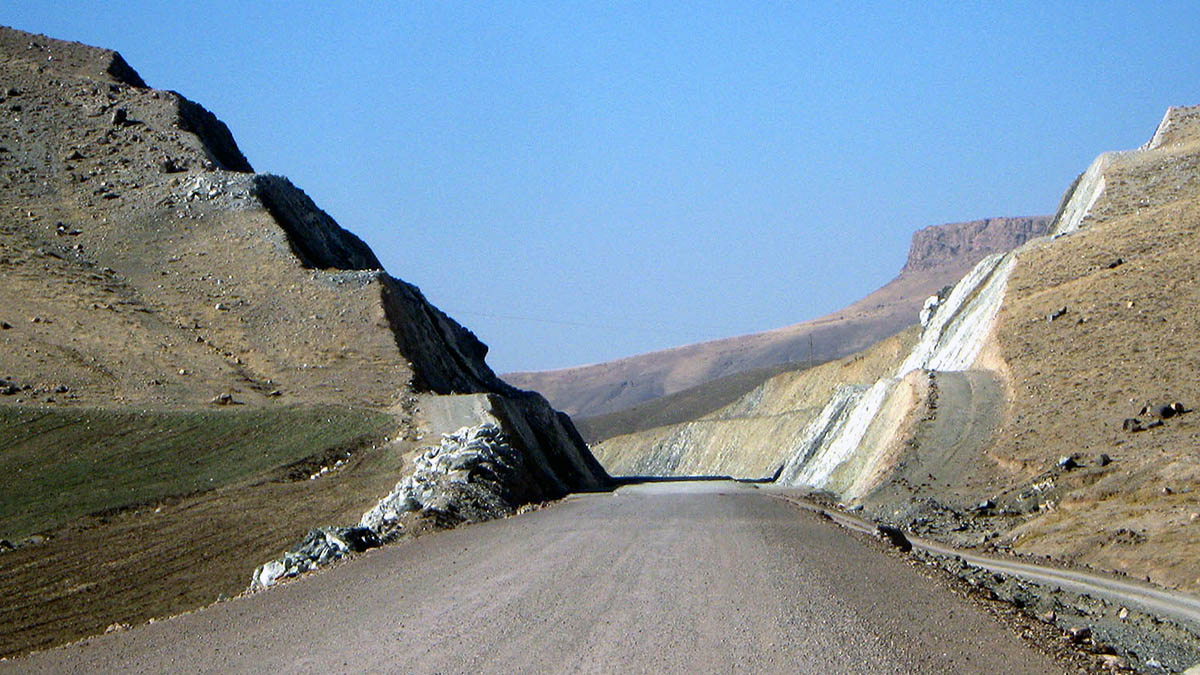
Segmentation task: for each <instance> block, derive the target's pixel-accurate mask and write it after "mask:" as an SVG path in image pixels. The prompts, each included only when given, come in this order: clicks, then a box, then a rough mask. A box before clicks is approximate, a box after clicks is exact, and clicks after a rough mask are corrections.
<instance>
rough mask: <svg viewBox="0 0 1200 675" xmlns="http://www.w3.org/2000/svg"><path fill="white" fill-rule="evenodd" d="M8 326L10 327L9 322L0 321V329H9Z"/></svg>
mask: <svg viewBox="0 0 1200 675" xmlns="http://www.w3.org/2000/svg"><path fill="white" fill-rule="evenodd" d="M10 328H12V324H11V323H9V322H7V321H0V330H9V329H10Z"/></svg>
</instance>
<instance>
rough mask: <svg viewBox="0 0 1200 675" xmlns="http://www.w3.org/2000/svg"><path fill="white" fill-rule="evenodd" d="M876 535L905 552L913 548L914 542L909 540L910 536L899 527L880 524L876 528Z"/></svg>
mask: <svg viewBox="0 0 1200 675" xmlns="http://www.w3.org/2000/svg"><path fill="white" fill-rule="evenodd" d="M875 536H876V537H878V538H879V539H882V540H884V541H886V542H888V543H889V544H891V545H892V546H893V547H895V548H897V549H900V551H901V552H903V553H908V552H909V551H911V550H912V542H910V541H909V540H908V537H906V536H904V532H902V531H901V530H900V528H898V527H893V526H891V525H879V526H877V527H876V528H875Z"/></svg>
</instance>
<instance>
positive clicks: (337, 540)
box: [250, 527, 380, 590]
mask: <svg viewBox="0 0 1200 675" xmlns="http://www.w3.org/2000/svg"><path fill="white" fill-rule="evenodd" d="M379 544H380V541H379V537H378V536H376V534H375V533H374V532H372V531H371V530H370V529H369V528H365V527H321V528H317V529H315V530H313V531H311V532H309V533H308V535H307V536H306V537H304V540H303V541H301V542H300V543H299V544H297V545H296V546H295V547H294V548H292V550H291V551H288V552H287V553H286V554H284V556H283V557H282V558H280V559H278V560H272V561H271V562H269V563H265V564H263V565H259V566H258V567H257V568H256V569H255V570H254V579H253V580H252V581H251V584H250V588H251V590H258V589H262V588H267V587H269V586H272V585H274V584H275V583H276V582H277V581H279V580H280V579H285V578H288V577H294V576H297V575H299V574H301V573H303V572H308V571H310V570H315V569H317V567H319V566H321V565H327V564H329V563H331V562H333V561H335V560H340V559H342V558H344V557H346V556H347V555H348V554H350V553H360V552H362V551H365V550H367V549H370V548H374V547H376V546H379Z"/></svg>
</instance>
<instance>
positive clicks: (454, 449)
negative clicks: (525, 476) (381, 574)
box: [359, 424, 524, 532]
mask: <svg viewBox="0 0 1200 675" xmlns="http://www.w3.org/2000/svg"><path fill="white" fill-rule="evenodd" d="M523 461H524V460H523V459H522V457H521V454H520V453H518V452H517V451H516V450H514V449H513V448H512V446H511V445H509V443H508V441H507V440H506V439H505V437H504V433H503V432H502V431H501V430H500V427H498V426H497V425H495V424H482V425H479V426H476V427H463V428H461V429H459V430H458V431H456V432H454V433H452V434H444V435H443V436H442V442H441V444H440V445H439V446H437V447H431V448H428V449H427V450H425V451H424V452H422V453H421V454H420V455H418V456H417V459H416V469H415V470H414V471H413V473H412V475H410V476H408V477H407V478H405V479H404V480H402V481H400V482H399V483H397V484H396V487H395V488H394V489H393V490H392V492H391V494H389V495H388V496H387V497H385V498H384V499H383V500H382V501H380V502H379V503H378V504H376V505H375V507H374V508H372V509H371V510H370V511H367V512H366V513H365V514H363V517H362V520H361V521H360V522H359V524H360V525H361V526H363V527H369V528H371V529H372V530H375V531H377V532H387V531H388V530H390V529H392V528H393V526H394V525H395V524H396V523H397V522H398V521H399V519H400V515H401V514H403V513H407V512H411V511H423V512H425V513H427V514H429V515H433V516H436V517H439V520H440V521H441V522H443V523H446V524H454V523H459V522H470V521H477V520H486V519H488V518H495V517H497V516H502V515H508V514H510V513H512V512H513V511H514V509H515V508H516V507H517V506H518V505H517V504H515V503H514V501H515V500H514V499H513V498H512V496H511V493H510V487H509V486H510V485H511V484H512V481H513V479H515V477H516V476H517V475H518V473H519V472H520V470H521V465H522V463H523Z"/></svg>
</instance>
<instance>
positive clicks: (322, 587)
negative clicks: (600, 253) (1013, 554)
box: [0, 482, 1061, 673]
mask: <svg viewBox="0 0 1200 675" xmlns="http://www.w3.org/2000/svg"><path fill="white" fill-rule="evenodd" d="M14 669H15V670H20V671H22V672H29V671H34V672H39V671H40V672H64V671H88V672H95V671H104V672H164V671H171V672H179V671H202V672H230V671H256V672H263V671H282V672H313V673H316V672H321V673H325V672H345V671H368V672H413V673H433V672H443V673H445V672H472V673H474V672H506V673H511V672H688V673H691V672H722V673H724V672H793V673H794V672H811V673H861V672H870V673H891V672H896V673H947V672H964V673H993V672H995V673H998V672H1005V673H1022V672H1028V673H1048V672H1061V669H1059V668H1055V666H1054V664H1053V663H1051V662H1050V661H1049V660H1047V659H1046V658H1045V657H1044V656H1042V655H1041V654H1040V653H1038V652H1036V651H1033V650H1032V649H1030V648H1029V647H1028V646H1027V645H1025V644H1024V643H1022V642H1021V640H1020V639H1019V638H1017V637H1016V636H1015V635H1013V634H1012V633H1011V632H1010V631H1009V630H1008V629H1007V628H1005V627H1004V626H1002V625H1001V624H999V623H998V622H997V621H996V620H995V619H993V618H992V617H991V616H989V615H987V614H986V613H985V612H983V611H982V610H980V609H978V608H976V607H975V606H974V605H972V604H971V603H970V602H969V601H967V600H964V599H961V598H959V597H957V596H955V595H954V594H953V593H951V592H949V591H947V590H945V589H944V588H942V587H941V586H940V585H939V584H937V583H936V582H934V581H931V580H929V579H928V578H926V577H924V576H922V575H921V574H920V573H919V572H918V571H916V570H914V569H913V568H911V567H910V566H908V565H906V564H904V562H903V561H902V560H900V559H898V558H896V557H892V556H889V555H886V554H884V553H882V552H881V551H880V550H879V549H878V548H877V547H876V546H873V545H872V542H867V541H863V540H861V539H860V538H858V536H857V535H852V534H848V533H847V532H845V531H844V530H842V529H841V528H839V527H838V526H836V525H834V524H833V523H830V522H828V521H826V520H823V519H821V518H819V517H818V516H816V515H814V514H812V513H810V512H806V511H803V510H801V509H798V508H796V507H794V506H792V505H790V504H788V503H787V502H785V501H783V500H781V499H778V498H773V497H771V496H770V495H769V494H766V491H765V490H757V489H754V488H753V487H751V486H747V485H742V484H737V483H732V482H703V483H699V482H696V483H656V484H646V485H633V486H627V487H623V488H621V489H620V490H618V491H616V492H615V493H612V494H595V495H579V496H575V497H572V498H570V499H568V500H567V501H566V502H564V503H562V504H558V505H556V506H553V507H551V508H547V509H542V510H540V511H536V512H533V513H529V514H525V515H522V516H518V517H514V518H508V519H504V520H498V521H492V522H488V523H482V524H479V525H472V526H469V527H464V528H460V529H457V530H454V531H450V532H444V533H438V534H434V535H429V536H426V537H421V538H418V539H416V540H413V541H410V542H406V543H403V544H398V545H395V546H390V547H386V548H383V549H378V550H375V551H372V552H370V553H368V554H365V555H363V556H361V557H359V558H358V559H356V560H353V561H351V562H349V563H346V564H342V565H338V566H335V567H334V568H332V569H329V570H326V571H323V572H320V573H316V574H313V575H310V576H309V577H307V578H304V579H301V580H298V581H296V582H293V583H289V584H285V585H283V586H281V587H279V588H275V589H272V590H271V591H268V592H264V593H259V594H256V595H254V596H250V597H247V598H239V599H236V600H233V601H230V602H224V603H220V604H218V605H215V606H213V607H210V608H208V609H206V610H203V611H199V612H195V613H192V614H188V615H184V616H180V617H176V618H174V619H172V620H169V621H160V622H157V623H154V624H150V625H146V626H142V627H138V628H135V629H133V630H129V631H125V632H120V633H113V634H109V635H104V636H99V637H97V638H93V639H91V640H88V641H86V642H84V643H81V644H77V645H73V646H69V647H66V648H61V649H57V650H53V651H50V652H44V653H42V654H39V655H35V656H34V657H32V658H30V659H20V660H16V661H9V662H7V663H0V671H9V670H14Z"/></svg>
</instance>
